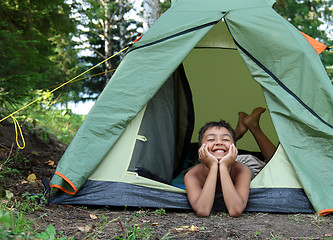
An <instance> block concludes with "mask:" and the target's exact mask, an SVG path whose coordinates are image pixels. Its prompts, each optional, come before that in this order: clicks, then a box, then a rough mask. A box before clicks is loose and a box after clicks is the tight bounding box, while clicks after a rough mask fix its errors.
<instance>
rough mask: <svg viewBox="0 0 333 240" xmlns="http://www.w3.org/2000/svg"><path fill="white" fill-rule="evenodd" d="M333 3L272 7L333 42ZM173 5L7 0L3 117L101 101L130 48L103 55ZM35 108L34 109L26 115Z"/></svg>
mask: <svg viewBox="0 0 333 240" xmlns="http://www.w3.org/2000/svg"><path fill="white" fill-rule="evenodd" d="M332 3H333V1H332V0H316V1H313V0H305V1H303V0H277V2H276V4H275V6H274V9H275V10H276V11H277V12H278V13H279V14H280V15H282V16H283V17H284V18H285V19H287V20H288V21H289V22H291V23H292V24H293V25H294V26H295V27H296V28H298V29H299V30H300V31H303V32H304V33H306V34H308V35H310V36H311V37H313V38H315V39H317V40H319V41H320V42H322V43H324V44H326V45H327V46H332V45H333V27H332V22H333V7H332V5H333V4H332ZM170 5H171V3H170V0H169V1H168V0H165V1H163V2H162V0H161V1H160V0H116V1H112V0H52V1H51V0H2V1H1V2H0V20H1V21H0V116H2V117H4V116H7V115H8V114H10V113H12V112H15V111H16V110H18V109H21V108H22V107H24V106H25V105H26V104H28V103H30V102H31V101H34V100H36V99H38V101H36V104H33V105H31V106H29V107H27V108H25V109H24V110H23V111H20V112H18V113H17V114H15V116H17V118H18V119H20V120H21V121H23V122H25V123H30V124H33V125H34V126H36V124H37V125H38V123H39V122H41V121H40V119H39V118H38V117H36V116H35V115H45V113H46V112H50V111H57V110H58V109H59V108H61V109H65V110H66V113H64V112H62V114H64V115H65V114H70V113H71V111H70V109H69V104H70V103H73V102H74V103H78V102H86V101H90V100H96V99H97V97H98V96H99V94H100V93H101V92H102V90H103V89H104V87H105V85H106V84H107V82H108V81H109V79H110V78H111V77H112V74H113V73H114V71H115V69H116V68H117V66H118V64H119V63H120V61H121V59H122V57H123V56H124V54H125V53H124V52H122V53H120V54H118V55H117V56H115V57H113V58H111V59H109V60H108V61H105V60H106V59H108V58H109V57H111V56H112V55H114V54H116V53H117V52H118V51H120V50H122V49H124V48H125V47H126V46H128V44H129V43H130V42H132V41H134V40H135V39H137V38H138V37H139V36H141V35H142V34H144V32H145V31H146V30H147V29H148V28H149V27H150V26H151V25H152V24H153V23H154V22H155V21H156V19H157V18H158V17H159V16H160V15H161V14H163V12H164V11H165V10H167V9H168V8H169V7H170ZM321 59H322V62H323V64H324V66H325V68H326V71H327V73H328V75H329V77H330V79H333V57H332V54H330V53H329V52H328V51H325V52H323V53H322V54H321ZM102 61H105V62H104V63H103V64H100V65H98V66H97V67H94V66H95V65H96V64H98V63H100V62H102ZM92 67H94V68H93V69H92V70H90V71H89V72H86V71H87V70H88V69H90V68H92ZM85 72H86V73H85ZM82 73H85V74H82ZM77 76H79V77H78V78H76V77H77ZM73 78H75V79H74V80H73ZM69 80H73V81H71V83H70V84H66V85H65V86H62V87H60V88H59V89H57V88H58V87H59V86H61V85H62V84H64V83H66V82H67V81H69ZM56 89H57V90H56ZM31 112H34V114H35V115H34V116H33V118H27V116H28V115H29V114H31ZM37 113H38V114H37ZM39 113H40V114H39Z"/></svg>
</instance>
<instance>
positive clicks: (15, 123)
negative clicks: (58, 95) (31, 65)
mask: <svg viewBox="0 0 333 240" xmlns="http://www.w3.org/2000/svg"><path fill="white" fill-rule="evenodd" d="M128 48H129V46H128V47H125V48H124V49H122V50H121V51H119V52H117V53H115V54H113V55H112V56H111V57H108V58H107V59H105V60H103V61H102V62H100V63H98V64H96V65H95V66H93V67H91V68H89V69H88V70H86V71H85V72H83V73H81V74H79V75H77V76H76V77H74V78H72V79H71V80H69V81H67V82H65V83H63V84H61V85H60V86H58V87H56V88H55V89H53V90H52V91H50V93H53V92H54V91H57V90H58V89H59V88H62V87H63V86H65V85H67V84H68V83H71V82H74V80H75V79H77V78H78V77H81V76H82V75H84V74H86V73H87V72H89V71H91V70H92V69H94V68H96V67H97V66H99V65H101V64H102V63H104V62H106V61H108V60H109V59H111V58H113V57H114V56H117V55H118V54H119V53H121V52H123V51H125V50H127V49H128ZM104 73H105V72H104ZM42 98H43V96H41V97H38V98H37V99H35V100H34V101H32V102H31V103H29V104H27V105H25V106H23V107H22V108H20V109H19V110H17V111H15V112H13V113H12V114H9V115H8V116H7V117H4V118H3V119H1V120H0V122H2V121H4V120H6V119H7V118H9V117H11V118H13V121H14V126H15V133H16V144H17V146H18V147H19V148H20V149H23V148H25V141H24V137H23V134H22V130H21V127H20V125H19V123H18V121H17V120H16V118H15V117H14V114H16V113H18V112H20V111H22V110H23V109H25V108H27V107H29V106H30V105H32V104H34V103H35V102H37V101H38V100H40V99H42ZM17 127H18V129H19V131H20V135H21V138H22V141H23V147H21V146H20V145H19V143H18V133H17Z"/></svg>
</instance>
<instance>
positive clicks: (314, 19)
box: [274, 0, 333, 81]
mask: <svg viewBox="0 0 333 240" xmlns="http://www.w3.org/2000/svg"><path fill="white" fill-rule="evenodd" d="M332 5H333V0H317V1H309V0H306V1H303V0H277V1H276V4H275V6H274V9H275V10H276V11H277V12H278V13H279V14H280V15H282V16H283V17H284V18H285V19H287V20H288V21H289V22H290V23H292V24H293V25H294V26H295V27H296V28H298V29H299V30H300V31H302V32H304V33H306V34H308V35H309V36H311V37H313V38H315V39H317V40H318V41H320V42H322V43H324V44H325V45H327V46H329V47H330V46H332V45H333V38H332V37H333V32H332V28H330V29H328V28H327V27H326V26H332V24H333V8H332ZM320 57H321V60H322V62H323V64H324V66H325V68H326V72H327V74H328V75H329V77H330V78H331V81H333V71H332V67H333V57H332V52H327V51H324V52H323V53H322V54H321V55H320Z"/></svg>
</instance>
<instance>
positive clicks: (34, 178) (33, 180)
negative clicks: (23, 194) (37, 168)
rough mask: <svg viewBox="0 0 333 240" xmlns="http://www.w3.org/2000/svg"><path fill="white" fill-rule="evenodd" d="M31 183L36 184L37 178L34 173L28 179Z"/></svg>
mask: <svg viewBox="0 0 333 240" xmlns="http://www.w3.org/2000/svg"><path fill="white" fill-rule="evenodd" d="M27 180H28V181H29V182H35V181H36V180H37V177H36V175H35V174H34V173H32V174H30V175H29V176H28V178H27Z"/></svg>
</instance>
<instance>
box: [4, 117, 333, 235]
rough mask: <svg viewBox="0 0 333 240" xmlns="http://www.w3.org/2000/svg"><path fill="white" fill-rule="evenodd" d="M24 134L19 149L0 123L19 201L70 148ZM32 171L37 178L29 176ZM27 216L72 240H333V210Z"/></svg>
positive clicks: (9, 183) (92, 210) (63, 210)
mask: <svg viewBox="0 0 333 240" xmlns="http://www.w3.org/2000/svg"><path fill="white" fill-rule="evenodd" d="M39 136H43V139H44V140H41V138H40V137H39ZM24 138H25V141H26V148H25V149H24V150H19V151H18V149H17V146H16V144H15V131H14V126H13V125H12V124H10V123H7V122H2V123H1V124H0V164H1V167H10V168H12V169H13V168H16V169H18V170H19V172H20V174H12V175H11V177H10V179H9V178H5V181H2V180H1V181H2V182H1V187H2V193H3V194H2V195H4V190H9V191H11V192H12V193H14V198H13V199H14V200H17V201H22V200H23V198H22V194H24V193H27V192H28V193H30V194H33V193H37V194H38V193H41V192H42V191H43V184H42V183H41V179H43V178H46V179H48V180H50V179H51V177H52V175H53V174H54V170H55V167H56V165H57V163H58V161H59V159H60V158H61V156H62V154H63V153H64V151H65V149H66V147H67V146H65V145H63V144H61V143H60V142H58V141H56V140H54V139H52V138H50V137H48V138H47V139H46V138H45V134H40V132H38V131H28V130H27V129H24ZM13 144H14V145H13ZM12 146H13V147H12ZM10 159H15V160H14V161H12V160H10ZM31 174H35V175H36V178H37V179H36V180H33V179H32V180H30V181H29V179H30V178H31ZM29 175H30V177H29V179H28V176H29ZM27 217H28V218H30V219H31V220H33V221H34V222H35V223H36V228H39V229H41V230H43V229H45V226H48V225H49V224H52V225H53V226H54V228H55V229H56V231H57V233H58V235H57V236H58V237H68V238H69V237H74V239H123V238H124V236H125V235H127V236H129V234H130V233H134V232H135V233H136V236H139V235H140V234H141V238H139V239H148V238H149V239H333V216H332V215H329V216H326V217H319V216H317V215H316V214H278V213H275V214H272V213H244V214H243V215H242V216H241V217H239V218H231V217H229V216H228V215H227V214H226V213H225V212H216V213H212V214H211V216H209V217H207V218H201V217H197V216H196V215H195V214H194V213H193V212H192V211H179V210H177V211H175V210H170V209H145V208H141V209H130V208H126V207H124V208H113V207H107V206H106V207H103V208H97V207H91V206H90V207H87V206H70V205H57V204H50V205H49V206H45V205H41V206H40V207H39V208H38V209H37V210H35V211H33V212H29V213H27ZM132 239H133V238H132Z"/></svg>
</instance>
